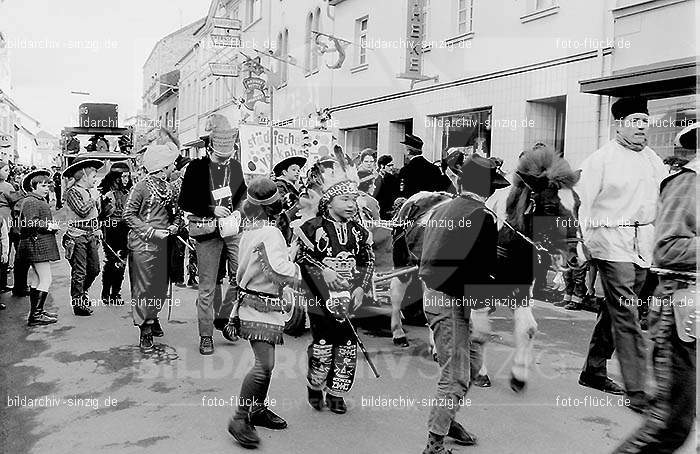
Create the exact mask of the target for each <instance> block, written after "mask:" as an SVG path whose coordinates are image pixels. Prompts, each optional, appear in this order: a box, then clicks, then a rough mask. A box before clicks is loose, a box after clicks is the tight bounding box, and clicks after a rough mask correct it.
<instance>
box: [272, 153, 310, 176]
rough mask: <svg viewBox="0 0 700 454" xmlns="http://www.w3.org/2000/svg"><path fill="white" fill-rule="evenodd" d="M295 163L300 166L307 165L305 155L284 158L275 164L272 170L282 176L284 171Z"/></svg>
mask: <svg viewBox="0 0 700 454" xmlns="http://www.w3.org/2000/svg"><path fill="white" fill-rule="evenodd" d="M294 164H296V165H298V166H299V168H302V167H304V166H305V165H306V158H305V157H303V156H290V157H288V158H284V159H283V160H281V161H280V162H278V163H277V164H275V166H274V167H273V168H272V171H273V172H275V175H277V176H280V175H282V172H284V171H285V170H287V169H288V168H289V167H290V166H292V165H294Z"/></svg>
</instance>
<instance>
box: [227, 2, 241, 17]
mask: <svg viewBox="0 0 700 454" xmlns="http://www.w3.org/2000/svg"><path fill="white" fill-rule="evenodd" d="M239 10H240V7H239V5H238V4H236V6H234V7H233V8H231V13H230V14H229V18H230V19H238V14H239V12H240V11H239Z"/></svg>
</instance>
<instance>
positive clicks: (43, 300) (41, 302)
mask: <svg viewBox="0 0 700 454" xmlns="http://www.w3.org/2000/svg"><path fill="white" fill-rule="evenodd" d="M36 291H37V292H39V308H38V309H39V311H40V312H41V313H42V314H44V315H45V316H47V317H50V318H55V319H58V314H57V313H55V312H48V311H45V310H44V304H46V298H47V297H48V296H49V292H44V291H41V290H36Z"/></svg>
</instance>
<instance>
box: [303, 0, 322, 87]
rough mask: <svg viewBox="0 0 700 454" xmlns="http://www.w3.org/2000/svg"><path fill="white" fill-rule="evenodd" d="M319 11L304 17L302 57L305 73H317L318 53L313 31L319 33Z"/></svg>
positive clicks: (318, 9)
mask: <svg viewBox="0 0 700 454" xmlns="http://www.w3.org/2000/svg"><path fill="white" fill-rule="evenodd" d="M320 26H321V9H320V8H316V11H314V12H311V13H309V15H308V16H306V49H305V51H306V53H305V56H304V68H306V72H307V73H312V72H314V71H318V52H316V49H315V42H316V35H314V34H313V33H312V30H313V31H321V29H320Z"/></svg>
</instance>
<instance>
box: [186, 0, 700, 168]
mask: <svg viewBox="0 0 700 454" xmlns="http://www.w3.org/2000/svg"><path fill="white" fill-rule="evenodd" d="M694 4H695V2H692V1H691V0H590V1H587V2H560V1H558V0H524V1H519V2H506V1H505V0H488V1H487V0H386V1H383V2H377V1H371V0H326V1H323V0H293V2H292V0H274V1H271V0H228V1H227V0H213V1H212V2H211V4H210V8H209V12H208V15H207V18H206V20H205V21H204V23H203V25H202V26H201V27H200V28H199V29H197V30H196V31H195V37H196V40H195V41H196V42H195V44H194V45H193V46H192V48H191V49H190V50H189V51H188V52H187V53H185V54H184V55H183V57H182V58H181V59H180V61H179V62H178V64H177V67H178V69H180V93H179V105H180V107H179V119H180V139H181V142H182V143H183V144H185V145H187V146H197V145H198V144H200V143H201V141H199V137H200V136H202V135H204V134H205V132H204V122H205V121H206V118H207V117H208V116H209V115H210V114H211V113H214V112H218V113H223V114H224V115H226V116H227V117H228V118H229V119H230V120H231V122H232V124H234V125H235V124H236V123H237V122H238V121H242V120H245V116H246V115H248V112H247V111H246V110H245V109H243V108H240V107H239V106H240V103H238V102H235V100H236V99H237V98H240V97H241V96H245V90H244V88H243V87H242V86H241V79H242V78H243V75H241V77H239V78H237V79H233V78H222V77H216V76H213V75H212V74H211V71H210V69H209V64H210V63H212V62H217V63H230V62H235V61H236V60H238V61H239V62H241V61H242V60H244V58H243V57H242V56H241V54H240V53H239V51H242V52H243V53H245V54H246V55H249V56H251V57H254V58H255V57H259V56H262V58H261V63H262V64H263V65H265V66H267V67H268V68H271V69H273V70H274V71H275V72H276V74H275V75H274V77H272V78H270V79H271V80H268V82H273V83H274V85H275V86H276V89H275V91H274V96H273V99H272V109H271V110H272V111H273V112H272V117H273V122H274V123H275V124H277V125H289V126H298V127H307V128H308V127H314V126H317V125H318V123H317V122H316V121H315V120H317V118H318V117H319V113H320V112H323V111H324V110H326V109H327V111H326V112H330V115H331V118H330V120H329V121H328V122H327V123H326V126H328V127H329V128H331V129H332V130H333V131H334V133H335V136H336V137H337V139H338V141H339V142H340V143H341V144H342V145H344V147H345V149H346V151H347V152H349V153H350V154H351V155H354V154H356V153H358V152H359V151H360V150H362V149H363V148H366V147H372V148H376V149H377V150H378V152H379V154H380V155H381V154H390V155H392V156H393V157H394V159H395V161H396V162H397V163H398V164H399V165H400V164H401V163H402V162H403V155H404V152H403V146H402V145H401V144H400V141H401V140H402V138H403V136H404V134H405V133H413V134H415V135H418V136H420V137H421V138H422V139H423V140H424V142H425V147H424V151H425V154H426V155H427V157H428V158H429V159H432V160H438V159H440V158H441V157H442V156H443V155H444V153H445V152H446V151H447V150H448V149H449V148H451V147H467V148H469V149H472V150H474V151H479V152H481V153H483V154H485V155H491V156H498V157H501V158H503V159H504V160H505V161H506V168H510V169H512V167H513V165H514V163H515V161H516V159H517V157H518V155H519V154H520V153H521V152H522V151H523V150H524V149H527V148H529V147H531V146H532V145H534V144H535V143H537V142H543V143H545V144H547V145H549V146H551V147H553V148H555V149H556V150H558V151H559V152H560V153H563V154H564V156H566V157H567V159H568V160H569V161H570V162H571V163H572V164H573V165H574V166H576V165H578V164H579V163H580V162H581V161H582V160H583V159H584V158H585V157H586V156H587V155H588V154H590V153H591V152H592V151H594V150H595V149H597V148H598V147H599V146H600V145H601V144H602V143H603V142H604V141H606V140H608V139H609V138H610V137H611V134H612V121H611V118H610V115H609V110H610V104H611V101H612V100H611V96H620V95H626V94H640V95H644V96H649V97H651V98H655V99H654V100H653V101H652V102H651V108H652V114H653V115H655V117H654V118H657V117H659V118H666V117H668V116H669V115H671V116H674V118H686V117H690V116H692V114H690V113H688V111H689V109H690V107H691V105H694V104H696V102H697V94H696V88H695V85H694V84H693V83H691V79H692V80H693V81H694V80H695V79H694V74H695V73H696V70H697V63H696V61H695V56H696V54H697V51H696V49H695V47H694V44H695V43H694V35H693V30H694V28H693V26H692V20H693V19H692V18H693V17H694V15H693V14H692V12H693V11H692V10H693V8H694V6H695V5H694ZM213 17H227V18H234V19H239V20H241V22H242V29H241V32H240V33H241V38H242V43H243V48H242V49H230V48H227V49H215V48H213V47H212V45H211V33H212V30H213V28H214V27H213V20H212V18H213ZM668 23H677V24H679V25H678V26H677V27H676V26H674V27H673V30H669V29H668V27H663V26H662V25H661V24H668ZM316 31H318V32H321V33H324V34H327V35H330V37H335V38H338V39H339V40H340V41H339V45H338V46H337V47H339V48H340V52H326V53H324V54H319V53H318V52H317V49H318V48H319V47H323V46H325V47H326V49H327V50H331V51H332V50H334V47H336V46H334V42H333V40H332V39H329V37H324V38H320V39H319V40H318V41H319V42H320V43H317V42H316V34H315V33H314V32H316ZM662 35H663V36H662ZM319 44H320V46H319ZM256 51H261V52H262V53H258V52H256ZM268 51H269V52H270V53H274V55H275V56H276V57H277V58H272V57H269V56H266V55H265V53H266V52H268ZM284 62H286V63H284ZM650 64H651V65H652V66H650V67H647V68H637V66H639V65H650ZM331 67H335V69H331ZM659 71H660V72H659ZM628 73H629V74H628ZM635 73H637V76H636V77H637V78H639V77H641V78H642V79H644V78H649V77H651V76H649V74H656V75H658V74H664V76H662V77H660V78H656V79H654V78H653V77H652V80H651V82H654V83H652V84H651V85H649V87H651V88H654V87H656V88H655V89H654V90H652V89H651V88H648V89H646V88H645V89H639V88H640V87H641V85H640V83H638V82H635V79H634V77H635V76H634V74H635ZM620 74H626V75H628V76H630V77H631V78H630V79H626V80H627V82H626V83H625V84H624V85H625V86H630V87H636V88H633V89H629V90H618V89H616V88H615V87H617V86H618V85H615V84H616V83H617V82H616V81H619V80H620V78H619V77H618V75H620ZM263 77H265V76H263ZM669 78H670V79H672V80H675V81H676V82H674V85H679V84H680V85H681V86H682V87H683V88H682V90H681V91H680V92H679V91H678V90H676V89H675V88H669V87H667V88H665V89H664V88H663V87H662V88H661V89H659V85H664V81H668V80H670V79H669ZM610 84H612V85H610ZM642 85H643V84H642ZM611 86H612V87H613V88H612V89H611V88H610V87H611ZM664 90H665V91H664ZM590 93H598V94H601V95H602V96H595V95H591V94H590ZM679 93H680V95H681V96H683V98H679V97H678V94H679ZM658 98H661V99H658ZM259 104H260V103H259ZM268 108H269V106H268ZM256 109H257V108H256ZM667 112H671V113H667ZM674 112H678V113H674ZM681 127H682V126H681ZM676 130H677V128H676V129H668V128H666V129H663V128H662V129H656V128H652V145H654V146H657V147H659V150H658V151H659V152H660V153H661V154H668V152H669V148H668V147H669V146H670V145H668V144H667V143H668V139H669V137H670V136H672V135H673V133H674V131H676ZM664 144H666V145H664ZM671 149H672V148H671Z"/></svg>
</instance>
